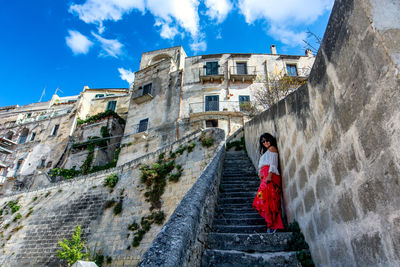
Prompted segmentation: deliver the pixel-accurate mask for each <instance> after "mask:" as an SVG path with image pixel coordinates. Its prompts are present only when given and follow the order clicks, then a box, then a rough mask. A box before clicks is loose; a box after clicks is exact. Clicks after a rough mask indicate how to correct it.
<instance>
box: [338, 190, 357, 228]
mask: <svg viewBox="0 0 400 267" xmlns="http://www.w3.org/2000/svg"><path fill="white" fill-rule="evenodd" d="M338 208H339V212H340V214H341V218H342V220H343V221H344V222H348V221H352V220H355V219H356V218H357V210H356V208H355V206H354V203H353V194H352V192H351V191H348V192H346V193H344V194H342V195H341V196H340V197H339V200H338Z"/></svg>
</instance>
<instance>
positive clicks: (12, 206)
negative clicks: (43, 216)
mask: <svg viewBox="0 0 400 267" xmlns="http://www.w3.org/2000/svg"><path fill="white" fill-rule="evenodd" d="M8 207H9V208H10V209H11V214H14V213H15V212H17V211H18V210H19V209H20V208H21V206H19V205H18V200H10V201H9V202H8Z"/></svg>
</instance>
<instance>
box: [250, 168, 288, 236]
mask: <svg viewBox="0 0 400 267" xmlns="http://www.w3.org/2000/svg"><path fill="white" fill-rule="evenodd" d="M268 170H269V165H265V166H263V167H262V168H261V174H262V175H263V179H262V181H261V184H260V187H259V188H258V191H257V195H256V197H255V199H254V201H253V208H254V209H256V210H257V211H258V213H259V214H260V215H261V216H262V217H263V218H264V219H265V221H266V222H267V227H268V228H270V229H285V227H284V226H283V221H282V211H281V177H280V176H279V175H277V174H275V173H272V177H271V178H272V181H271V182H269V183H267V184H266V183H265V179H266V178H267V176H268Z"/></svg>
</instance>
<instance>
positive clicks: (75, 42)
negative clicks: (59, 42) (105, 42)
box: [65, 30, 93, 55]
mask: <svg viewBox="0 0 400 267" xmlns="http://www.w3.org/2000/svg"><path fill="white" fill-rule="evenodd" d="M68 34H69V35H68V36H67V37H65V41H66V43H67V45H68V46H69V48H71V50H72V52H73V53H74V54H75V55H78V54H87V53H88V52H89V49H90V47H91V46H92V45H93V42H91V41H90V40H89V39H88V38H87V37H86V36H84V35H83V34H81V33H80V32H78V31H74V30H69V31H68Z"/></svg>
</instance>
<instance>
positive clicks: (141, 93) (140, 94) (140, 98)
mask: <svg viewBox="0 0 400 267" xmlns="http://www.w3.org/2000/svg"><path fill="white" fill-rule="evenodd" d="M152 90H154V89H150V90H147V89H144V88H143V87H139V89H137V90H136V91H134V92H133V95H132V99H133V101H134V102H135V103H136V104H142V103H144V102H147V101H150V100H152V99H153V98H154V96H153V95H152V94H151V91H152Z"/></svg>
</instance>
